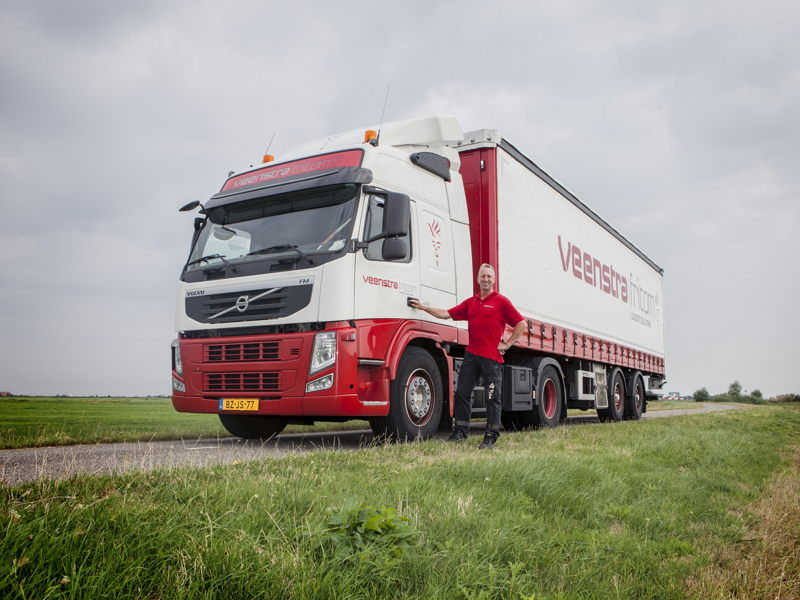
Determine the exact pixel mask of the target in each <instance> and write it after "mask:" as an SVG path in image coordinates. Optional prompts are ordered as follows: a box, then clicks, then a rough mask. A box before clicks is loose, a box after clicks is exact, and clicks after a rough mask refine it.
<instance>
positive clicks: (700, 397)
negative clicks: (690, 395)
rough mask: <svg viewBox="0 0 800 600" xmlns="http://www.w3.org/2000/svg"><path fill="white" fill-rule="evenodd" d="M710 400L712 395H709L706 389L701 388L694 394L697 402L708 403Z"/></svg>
mask: <svg viewBox="0 0 800 600" xmlns="http://www.w3.org/2000/svg"><path fill="white" fill-rule="evenodd" d="M710 398H711V394H709V393H708V390H707V389H706V388H704V387H701V388H700V389H699V390H697V391H696V392H695V393H694V401H695V402H708V401H709V399H710Z"/></svg>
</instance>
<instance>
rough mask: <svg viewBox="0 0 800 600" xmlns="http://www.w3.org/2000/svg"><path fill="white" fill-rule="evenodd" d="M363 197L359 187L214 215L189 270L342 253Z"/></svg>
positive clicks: (263, 201) (250, 203)
mask: <svg viewBox="0 0 800 600" xmlns="http://www.w3.org/2000/svg"><path fill="white" fill-rule="evenodd" d="M357 195H358V186H357V185H356V184H345V185H337V186H331V187H326V188H317V189H314V190H305V191H299V192H292V193H289V194H282V195H278V196H268V197H265V198H257V199H255V200H246V201H244V202H238V203H235V204H228V205H226V206H220V207H217V208H214V209H210V210H209V211H208V222H207V223H206V225H205V227H204V228H203V230H202V231H201V232H200V235H199V237H198V239H197V243H196V244H195V246H194V248H193V249H192V254H191V256H190V257H189V260H188V262H187V266H186V270H187V271H192V270H194V269H207V268H208V266H209V265H213V266H214V267H215V268H217V267H219V268H226V267H228V268H235V266H236V265H237V264H242V263H243V262H247V261H254V260H262V259H264V258H276V257H278V258H281V259H284V258H285V259H295V260H299V259H300V258H301V257H302V258H304V259H306V260H308V261H309V262H313V255H315V254H316V255H319V254H321V253H331V252H338V251H340V250H342V249H343V248H344V246H345V243H346V242H347V240H348V239H350V230H351V229H352V219H353V214H354V210H355V204H356V200H355V199H356V197H357Z"/></svg>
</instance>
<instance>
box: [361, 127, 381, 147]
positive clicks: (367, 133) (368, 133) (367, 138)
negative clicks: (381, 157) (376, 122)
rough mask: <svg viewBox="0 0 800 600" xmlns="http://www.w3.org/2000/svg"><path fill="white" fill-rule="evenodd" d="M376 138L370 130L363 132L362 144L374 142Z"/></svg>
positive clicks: (376, 135)
mask: <svg viewBox="0 0 800 600" xmlns="http://www.w3.org/2000/svg"><path fill="white" fill-rule="evenodd" d="M377 137H378V134H377V133H375V132H374V131H372V129H367V130H366V131H365V132H364V143H365V144H367V143H369V141H370V140H374V139H375V138H377Z"/></svg>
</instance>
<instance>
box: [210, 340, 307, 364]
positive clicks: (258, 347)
mask: <svg viewBox="0 0 800 600" xmlns="http://www.w3.org/2000/svg"><path fill="white" fill-rule="evenodd" d="M298 354H299V352H298ZM280 359H281V343H280V342H256V343H252V344H206V345H205V346H204V347H203V362H236V361H261V360H280Z"/></svg>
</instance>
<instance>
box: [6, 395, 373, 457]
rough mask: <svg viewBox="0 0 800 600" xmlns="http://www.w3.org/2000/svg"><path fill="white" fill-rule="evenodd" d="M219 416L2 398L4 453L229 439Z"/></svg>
mask: <svg viewBox="0 0 800 600" xmlns="http://www.w3.org/2000/svg"><path fill="white" fill-rule="evenodd" d="M367 428H369V425H368V423H367V422H366V421H350V422H348V423H322V424H317V425H315V426H313V427H311V426H307V425H305V426H298V425H294V426H292V425H290V426H289V427H288V428H287V429H286V433H297V432H310V431H324V430H329V429H336V430H341V429H367ZM229 436H230V434H229V433H228V431H227V430H226V429H225V428H224V427H223V426H222V423H220V420H219V418H218V417H217V415H215V414H191V413H179V412H177V411H176V410H175V409H174V408H173V407H172V402H171V401H170V400H168V399H158V398H18V397H12V398H0V449H9V448H37V447H43V446H71V445H75V444H98V443H110V442H138V441H144V442H146V441H151V440H179V439H184V440H194V439H197V438H200V437H203V438H218V437H220V438H222V437H229Z"/></svg>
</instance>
